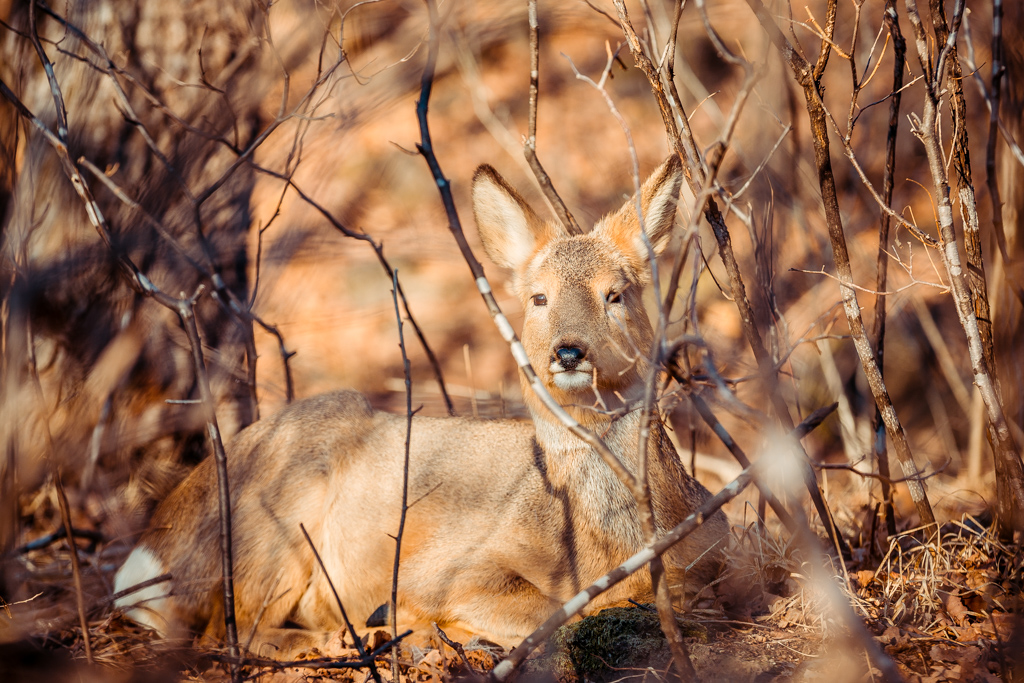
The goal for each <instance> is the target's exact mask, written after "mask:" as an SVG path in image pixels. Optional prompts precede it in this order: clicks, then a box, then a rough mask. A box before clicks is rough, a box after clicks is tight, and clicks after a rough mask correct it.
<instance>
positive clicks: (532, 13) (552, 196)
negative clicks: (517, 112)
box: [523, 0, 583, 235]
mask: <svg viewBox="0 0 1024 683" xmlns="http://www.w3.org/2000/svg"><path fill="white" fill-rule="evenodd" d="M527 13H528V14H529V20H530V119H529V132H528V133H527V135H526V140H524V141H523V155H524V156H525V157H526V161H527V162H528V163H529V164H530V169H531V170H532V171H533V175H534V176H535V177H536V178H537V182H538V183H539V184H540V188H541V190H543V191H544V196H545V197H546V198H547V200H548V201H549V202H550V203H551V206H553V207H554V208H555V212H556V213H557V214H558V218H559V220H561V221H562V225H564V226H565V229H566V230H568V231H569V234H571V235H582V234H583V229H582V228H581V227H580V226H579V223H577V222H576V219H575V218H573V215H572V213H571V212H570V211H569V209H568V207H566V205H565V202H563V201H562V198H561V197H560V196H559V195H558V192H556V191H555V186H554V185H553V184H552V183H551V177H550V176H548V174H547V171H545V170H544V167H543V166H542V165H541V163H540V159H539V158H537V91H538V89H539V81H540V28H539V26H538V22H537V0H527Z"/></svg>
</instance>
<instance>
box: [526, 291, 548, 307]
mask: <svg viewBox="0 0 1024 683" xmlns="http://www.w3.org/2000/svg"><path fill="white" fill-rule="evenodd" d="M530 298H531V299H532V300H533V305H534V306H547V305H548V298H547V296H546V295H544V294H534V295H533V296H531V297H530Z"/></svg>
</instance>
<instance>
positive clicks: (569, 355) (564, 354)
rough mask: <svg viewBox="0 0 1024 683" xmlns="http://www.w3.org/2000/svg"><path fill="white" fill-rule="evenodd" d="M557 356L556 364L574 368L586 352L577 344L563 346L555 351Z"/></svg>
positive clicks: (567, 368) (570, 368) (569, 368)
mask: <svg viewBox="0 0 1024 683" xmlns="http://www.w3.org/2000/svg"><path fill="white" fill-rule="evenodd" d="M555 354H556V355H557V356H558V364H559V365H561V366H562V367H563V368H565V369H566V370H575V369H576V366H577V365H579V364H580V361H582V360H583V356H585V355H586V352H585V351H584V350H583V349H581V348H579V347H577V346H563V347H562V348H560V349H558V351H556V352H555Z"/></svg>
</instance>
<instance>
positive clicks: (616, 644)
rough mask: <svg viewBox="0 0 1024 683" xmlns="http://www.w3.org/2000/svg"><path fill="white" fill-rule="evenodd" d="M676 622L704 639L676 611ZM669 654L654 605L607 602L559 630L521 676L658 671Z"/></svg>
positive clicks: (599, 676) (572, 677)
mask: <svg viewBox="0 0 1024 683" xmlns="http://www.w3.org/2000/svg"><path fill="white" fill-rule="evenodd" d="M676 622H677V623H678V624H679V626H680V628H681V629H682V631H683V635H684V636H686V637H695V636H696V637H698V638H700V639H701V640H702V641H703V640H706V638H707V631H706V630H705V629H704V627H703V626H701V625H699V624H696V623H694V622H691V621H685V620H683V619H681V618H679V617H678V616H677V617H676ZM670 657H671V655H670V653H669V649H668V643H667V642H666V641H665V635H664V634H663V633H662V632H661V622H660V621H659V620H658V613H657V612H656V611H655V610H654V607H653V606H651V605H644V606H642V607H611V608H608V609H605V610H602V611H600V612H598V613H597V614H595V615H593V616H590V617H586V618H585V619H581V620H580V621H577V622H575V623H572V624H569V625H567V626H563V627H562V628H560V629H558V630H557V631H556V632H555V635H554V636H553V637H552V638H551V642H550V643H549V644H548V647H547V651H546V653H545V654H544V655H542V656H541V657H539V658H537V659H534V660H532V661H530V662H528V663H527V666H526V667H525V668H524V670H523V672H522V674H523V675H522V676H521V677H520V680H537V679H548V680H552V679H553V680H556V681H559V682H561V683H571V682H576V681H594V682H600V681H607V680H612V679H615V678H621V677H622V671H621V669H637V668H646V667H654V668H655V669H662V670H663V669H665V667H666V666H667V665H668V662H669V659H670Z"/></svg>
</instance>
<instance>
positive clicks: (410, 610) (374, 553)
mask: <svg viewBox="0 0 1024 683" xmlns="http://www.w3.org/2000/svg"><path fill="white" fill-rule="evenodd" d="M680 182H681V170H680V166H679V163H678V161H677V160H675V158H674V157H673V159H671V160H670V161H668V162H666V163H665V164H664V165H663V166H662V167H661V168H660V169H658V171H656V172H655V173H654V175H652V177H651V179H650V180H648V181H647V183H646V184H645V185H644V187H643V190H642V193H641V197H642V204H643V210H644V217H645V223H646V226H647V234H648V235H649V236H650V241H651V243H653V244H652V246H653V247H654V248H655V251H658V250H660V249H661V248H663V247H664V245H665V243H666V241H667V237H668V235H669V232H670V230H671V228H672V225H673V222H674V216H675V204H676V198H677V195H678V192H679V186H680ZM473 195H474V211H475V214H476V217H477V223H478V226H479V229H480V234H481V237H482V239H483V242H484V245H485V248H486V249H487V252H488V254H489V255H490V256H491V258H492V260H494V261H495V262H496V263H499V264H501V265H504V266H506V267H509V268H511V269H512V270H513V272H514V286H515V288H516V291H517V292H518V293H519V296H520V298H521V299H522V300H523V305H524V307H525V308H526V315H525V321H524V325H523V334H522V337H523V343H524V345H525V347H526V349H527V353H528V355H529V357H530V359H531V361H532V363H533V366H534V368H535V370H536V371H537V373H538V374H539V375H540V377H541V379H542V380H543V382H544V383H545V385H546V386H547V387H548V389H549V390H550V391H551V392H552V394H553V395H554V396H555V398H556V399H557V400H558V401H559V402H560V403H562V404H563V405H565V406H567V407H568V409H569V410H570V411H571V412H572V413H573V414H574V415H575V416H576V417H577V419H579V420H580V421H581V422H583V423H584V424H586V425H587V426H589V427H590V428H592V429H595V430H597V431H598V433H600V434H602V435H603V436H604V438H605V439H606V441H607V443H608V445H609V447H610V448H611V449H612V450H613V451H615V452H616V453H617V454H618V455H619V457H620V458H621V459H622V460H623V461H624V462H625V463H626V465H627V467H629V468H630V469H631V470H633V471H634V472H635V471H636V470H637V468H638V463H639V454H638V453H637V452H636V451H637V439H638V433H639V432H638V429H639V424H640V420H639V411H632V412H629V413H627V414H626V415H625V416H623V417H621V418H619V419H616V420H611V419H609V418H608V417H607V416H606V415H604V414H602V413H601V412H599V411H595V410H593V409H591V408H589V407H586V406H591V405H592V404H594V403H595V400H596V398H597V397H600V401H601V402H603V403H604V404H605V406H607V408H609V409H614V408H616V407H619V406H621V402H622V400H627V401H628V400H631V399H633V398H636V397H637V396H639V394H640V392H641V391H642V381H641V378H642V377H643V376H644V373H645V372H646V361H645V360H644V356H645V354H646V353H647V350H648V348H649V347H650V344H651V341H652V330H651V325H650V321H649V320H648V318H647V315H646V313H645V311H644V308H643V304H642V300H641V295H642V291H643V287H644V285H645V284H646V282H647V280H648V278H649V274H648V268H647V263H648V261H647V257H648V251H647V246H646V244H645V242H644V240H643V239H642V237H641V235H640V231H639V222H638V220H637V217H636V211H635V205H634V203H633V201H632V200H631V201H630V202H627V204H626V205H625V206H624V207H623V208H622V210H621V211H619V212H618V213H617V214H614V215H612V216H609V217H607V218H605V219H604V220H602V221H601V222H600V223H599V224H598V226H597V227H596V228H595V229H594V231H593V232H591V233H590V234H587V235H582V236H572V237H570V236H567V235H565V234H564V232H563V231H562V230H561V228H560V227H559V226H557V225H555V224H552V223H546V222H544V221H542V220H541V219H540V218H538V217H537V215H536V214H535V213H534V212H533V211H532V210H530V209H529V207H528V206H527V205H526V203H525V202H524V201H523V199H522V198H521V197H520V196H519V195H518V194H517V193H516V192H515V190H513V189H512V188H511V187H510V186H509V185H508V184H507V183H506V182H505V181H504V180H503V179H502V178H501V177H500V176H499V175H498V174H497V173H496V172H495V171H494V170H493V169H491V168H490V167H486V166H484V167H481V168H480V169H479V170H478V171H477V173H476V176H475V178H474V191H473ZM609 293H612V294H613V296H612V298H611V300H610V301H609V300H608V299H607V297H608V295H609ZM538 294H543V295H544V296H546V298H547V299H546V302H547V303H546V305H535V304H534V301H535V299H534V298H533V297H534V296H535V295H538ZM616 294H617V295H618V299H616V298H615V296H614V295H616ZM566 348H572V349H576V350H578V351H579V352H580V353H582V356H581V358H580V359H579V365H578V367H577V370H576V371H575V373H574V371H572V370H571V369H569V370H566V369H565V366H564V364H563V365H559V363H560V362H561V361H560V360H559V359H560V358H561V357H560V356H559V355H558V354H559V351H560V350H564V349H566ZM595 373H596V379H595ZM566 378H569V379H566ZM524 394H525V395H526V396H527V399H526V400H527V405H528V407H529V409H530V411H531V413H532V415H533V422H532V423H530V422H516V421H510V420H500V421H499V420H495V421H484V420H469V419H462V418H447V419H444V418H420V417H417V418H415V419H414V420H413V426H412V446H411V453H410V479H409V499H410V500H412V501H417V502H416V504H415V505H414V506H413V507H412V508H411V509H410V510H409V513H408V519H407V522H406V529H405V536H404V538H403V544H402V565H401V571H400V575H399V602H398V610H397V614H398V621H399V627H400V629H402V628H406V627H409V628H414V629H416V630H417V631H418V633H419V635H420V636H421V637H422V636H428V635H429V633H430V625H431V622H435V621H436V622H438V623H439V624H440V625H441V626H442V627H443V628H445V629H448V630H451V631H453V632H455V633H457V634H462V633H465V634H479V635H481V636H483V637H486V638H488V639H491V640H494V641H496V642H498V643H501V644H505V645H513V644H516V643H517V642H518V641H519V640H521V639H522V638H524V637H525V636H526V635H528V634H529V633H530V632H531V631H532V630H533V629H534V628H536V627H537V626H539V625H540V623H542V622H543V620H544V619H545V618H546V617H547V616H548V615H549V614H550V613H551V612H552V611H553V610H555V609H556V608H557V607H558V606H559V605H560V604H561V603H563V602H564V601H566V600H567V599H568V598H570V597H571V596H572V595H574V594H575V593H577V592H578V591H580V590H581V589H582V588H584V587H586V586H587V585H588V584H590V583H591V582H593V581H594V580H595V579H597V578H598V577H600V576H601V575H602V574H604V573H606V572H607V571H608V570H610V569H611V568H613V567H614V566H616V565H617V564H619V563H621V562H622V561H623V560H625V559H626V558H627V557H629V556H630V555H632V554H633V553H635V552H636V551H637V550H639V549H640V548H641V547H642V545H643V541H644V538H643V534H642V532H641V528H640V522H639V518H638V515H637V510H636V505H635V503H634V502H633V499H632V497H631V496H630V494H629V492H628V491H627V489H626V488H625V487H624V486H623V485H622V484H621V483H620V482H619V481H618V480H617V479H616V478H615V476H614V475H613V474H612V473H611V471H610V470H609V468H608V467H607V466H606V465H605V464H604V462H603V461H602V460H601V458H600V457H599V456H598V455H597V454H596V453H595V452H594V451H593V450H592V449H591V448H590V447H588V446H586V445H585V444H584V443H583V442H582V441H580V440H579V439H577V438H576V437H575V436H574V435H572V434H571V433H570V432H569V431H568V430H566V429H565V428H564V427H563V426H561V424H560V423H559V422H558V421H557V420H555V418H553V417H552V416H551V415H550V414H549V413H548V411H547V409H546V408H544V407H543V405H542V404H540V403H539V401H538V400H537V399H536V398H535V397H534V396H532V393H531V392H530V391H529V390H528V389H526V388H525V387H524ZM405 436H406V418H405V416H404V415H392V414H389V413H383V412H377V411H374V410H373V409H372V408H371V407H370V405H369V404H368V402H367V401H366V399H365V398H364V397H363V396H362V395H360V394H358V393H355V392H337V393H332V394H326V395H322V396H317V397H314V398H311V399H307V400H304V401H300V402H297V403H295V404H293V405H291V406H289V407H287V408H285V409H284V410H283V411H281V412H280V413H278V414H277V415H275V416H273V417H270V418H267V419H264V420H263V421H261V422H259V423H257V424H254V425H253V426H251V427H249V428H248V429H246V430H245V431H243V432H242V433H241V434H240V435H239V436H238V438H237V439H236V440H235V442H234V444H233V445H232V447H231V449H230V453H229V455H228V460H229V471H230V476H229V480H230V483H231V494H232V505H233V511H234V549H235V553H234V557H235V595H236V600H237V604H236V610H237V617H238V623H239V632H240V633H241V634H242V637H243V638H244V637H245V636H246V634H248V632H249V631H250V630H251V629H252V628H253V624H254V622H255V620H256V616H257V614H258V613H259V612H260V610H261V607H262V605H263V604H264V603H265V602H266V601H267V600H268V599H269V600H270V602H269V607H268V608H267V609H266V611H265V613H264V615H263V617H262V619H261V620H260V623H259V627H258V633H257V636H256V639H255V641H254V642H255V643H256V649H257V650H259V651H262V652H264V653H265V654H275V655H277V656H282V657H288V656H292V655H294V654H295V653H296V652H297V651H298V650H301V649H303V648H308V647H310V646H313V645H315V646H317V647H321V648H323V647H325V645H326V644H327V642H328V641H329V639H330V637H331V634H332V632H335V631H337V630H338V629H339V628H341V626H342V622H341V618H340V614H339V613H338V610H337V607H336V605H335V601H334V598H333V596H332V595H331V593H330V590H329V588H328V586H327V584H326V582H325V580H324V576H323V573H322V572H320V571H319V569H317V568H315V567H314V564H313V558H312V554H311V552H310V550H309V549H308V547H306V544H305V542H304V540H303V538H302V535H301V533H300V531H299V523H300V522H302V523H303V524H304V525H305V526H306V528H307V529H308V531H309V533H310V535H311V537H312V539H313V542H314V543H315V544H316V546H317V548H318V550H319V552H320V554H321V556H322V557H323V560H324V563H325V565H326V568H327V572H328V573H329V575H330V576H331V579H332V580H333V581H334V584H335V586H336V588H337V590H338V594H339V595H340V596H341V599H342V601H343V603H344V605H345V608H346V610H347V612H348V613H349V615H350V616H351V618H352V620H353V622H354V623H355V624H356V626H357V627H362V625H363V624H364V623H365V621H366V619H367V617H369V616H370V615H371V613H373V612H374V610H375V609H376V608H377V607H378V606H380V605H381V604H383V603H385V602H387V600H388V599H389V598H390V587H391V568H392V563H393V560H394V550H395V544H394V540H393V539H392V538H391V536H392V535H393V534H394V533H395V532H396V530H397V528H398V516H399V508H400V501H401V482H402V462H403V457H404V441H405ZM649 456H650V482H651V489H652V498H653V502H654V505H655V516H656V519H657V522H658V526H659V528H660V529H663V530H664V529H668V528H671V527H672V526H674V525H675V524H676V523H678V522H679V521H680V520H681V519H682V518H683V517H684V516H686V515H687V514H689V513H690V512H691V511H693V509H694V508H695V507H696V506H697V505H699V504H700V503H701V502H702V501H703V500H705V499H706V497H707V496H708V492H707V490H706V489H704V487H702V486H701V485H700V484H699V483H697V482H696V481H695V480H694V479H693V478H692V477H690V476H689V475H688V474H687V473H686V472H685V471H684V470H683V467H682V465H681V464H680V462H679V458H678V456H677V454H676V452H675V450H674V449H673V448H672V446H671V444H670V442H669V439H668V437H667V436H666V434H665V433H664V431H663V430H662V428H661V426H660V425H659V424H656V425H655V426H654V428H653V430H652V433H651V439H650V445H649ZM217 519H218V516H217V496H216V480H215V476H214V468H213V463H212V461H211V460H207V461H205V462H203V463H202V464H201V465H200V466H199V467H197V468H196V470H195V471H194V472H193V473H192V474H191V475H190V476H189V478H188V479H187V480H186V481H185V482H184V483H182V485H181V486H179V487H178V489H177V490H175V491H174V492H173V493H172V494H171V495H170V496H169V497H168V498H167V499H166V500H165V501H164V502H163V504H162V505H161V506H160V507H159V509H158V510H157V512H156V514H155V516H154V518H153V523H152V528H151V529H150V530H149V531H148V532H147V533H146V534H145V535H144V536H143V538H142V539H141V541H140V543H139V548H138V549H137V550H136V551H135V554H133V556H132V557H131V558H129V560H128V562H126V564H125V566H124V567H123V568H122V570H121V572H119V575H118V588H124V587H126V586H127V585H130V583H133V582H137V581H141V580H144V579H145V578H147V576H156V575H158V574H159V573H160V571H161V570H163V571H169V572H170V573H171V574H172V576H173V577H174V579H173V582H172V583H171V584H170V585H171V587H172V590H173V595H172V597H170V598H168V599H166V600H164V601H162V602H161V601H159V600H158V599H157V600H153V599H152V598H158V596H161V595H163V594H164V593H165V592H166V588H167V584H164V585H163V586H162V587H160V589H159V591H158V592H156V593H153V594H152V595H149V596H147V597H149V598H151V600H150V607H151V610H150V611H146V609H145V606H143V607H141V608H136V609H135V610H133V611H132V612H130V614H131V615H132V616H133V617H135V618H137V619H139V620H141V621H144V622H148V623H151V624H153V625H155V626H157V627H158V628H160V629H161V630H163V631H164V632H174V631H175V630H180V629H182V628H183V627H187V628H191V629H195V630H199V631H202V630H204V629H205V630H206V632H207V633H209V634H210V635H213V636H219V635H220V634H221V632H222V630H223V616H222V608H221V605H220V600H221V597H220V557H219V555H220V554H219V552H218V540H217V539H218V533H217V529H218V522H217ZM727 528H728V526H727V522H726V519H725V517H724V516H723V515H722V514H721V513H718V514H716V515H714V516H713V517H712V518H710V519H709V520H707V522H705V524H704V526H702V527H701V528H700V529H699V530H698V531H697V532H696V533H695V534H693V535H692V536H691V537H689V538H688V539H687V540H686V541H685V542H684V543H682V544H680V545H678V546H676V547H675V548H674V549H673V550H672V551H670V552H669V553H668V554H667V555H666V557H665V565H666V569H667V571H668V575H669V580H670V583H671V584H672V585H674V586H675V587H676V588H677V589H679V592H680V593H682V592H683V590H682V589H683V588H684V586H685V589H686V590H687V591H693V590H694V589H697V588H699V587H701V586H702V585H704V584H705V583H706V582H708V581H709V580H711V579H712V578H713V577H714V576H715V574H716V572H717V571H718V568H719V564H720V550H721V548H720V545H721V542H722V541H723V539H724V537H725V535H726V532H727ZM143 549H144V550H143ZM147 553H148V556H149V557H152V558H155V559H156V563H155V564H154V566H149V565H147V564H146V563H145V562H144V560H145V559H146V557H144V555H145V554H147ZM133 558H134V559H133ZM157 565H159V566H157ZM122 584H124V585H122ZM649 593H650V579H649V576H648V575H646V574H643V573H640V574H637V575H634V576H633V577H631V578H630V579H627V580H626V581H624V582H622V583H621V584H619V585H618V586H616V587H615V588H614V589H612V590H611V591H609V592H607V593H605V594H604V595H602V596H600V597H599V598H597V599H596V600H595V601H594V603H592V604H591V606H590V610H595V609H599V608H602V607H604V606H607V605H609V604H614V603H617V602H623V601H625V600H626V599H628V598H640V599H644V598H645V597H647V596H649ZM136 599H138V598H137V597H130V598H125V599H124V600H123V601H122V604H123V605H124V606H126V607H127V606H128V605H130V604H131V603H132V602H133V601H134V600H136ZM285 621H291V622H294V623H296V624H298V625H299V626H301V627H302V629H304V630H296V629H290V630H285V629H282V628H281V627H282V626H283V624H284V623H285Z"/></svg>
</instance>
